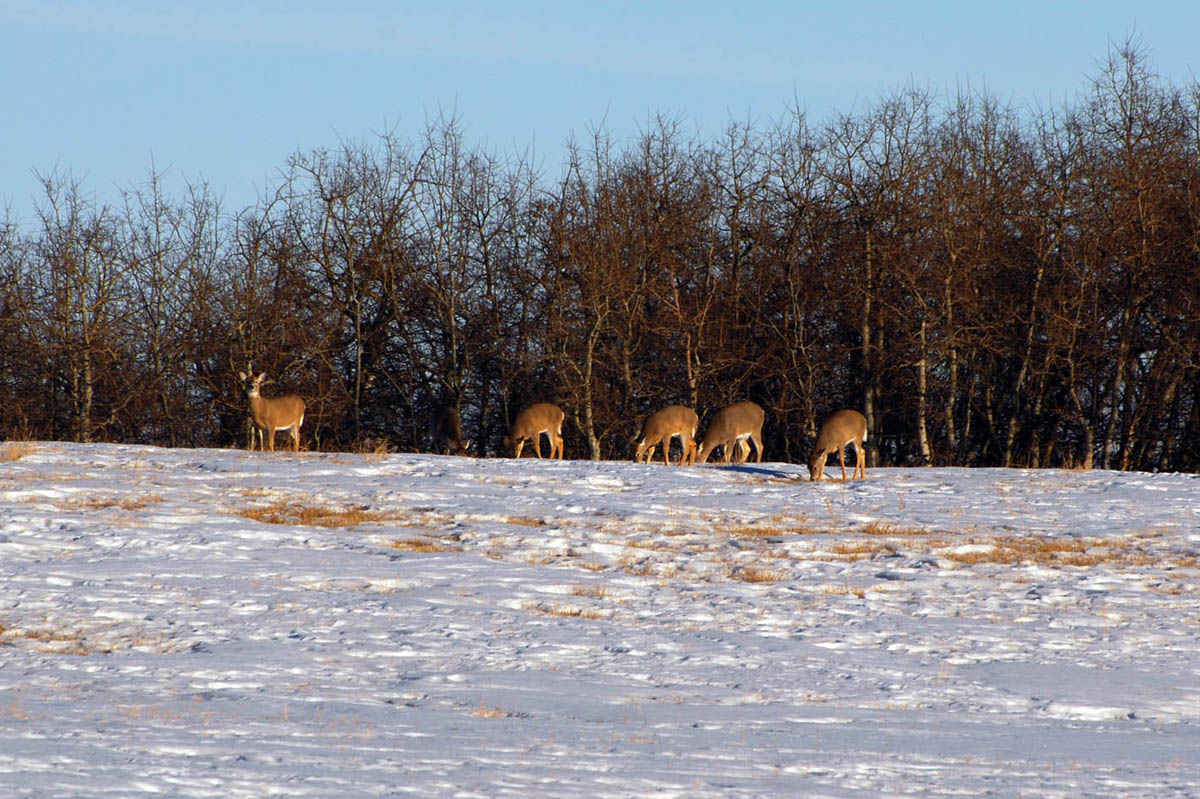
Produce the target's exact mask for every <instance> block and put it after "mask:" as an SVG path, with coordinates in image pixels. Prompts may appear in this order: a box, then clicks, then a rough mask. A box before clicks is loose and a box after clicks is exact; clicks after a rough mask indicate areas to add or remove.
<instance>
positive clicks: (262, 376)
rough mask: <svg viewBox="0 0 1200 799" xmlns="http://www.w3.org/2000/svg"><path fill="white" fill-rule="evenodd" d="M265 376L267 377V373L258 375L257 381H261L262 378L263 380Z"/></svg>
mask: <svg viewBox="0 0 1200 799" xmlns="http://www.w3.org/2000/svg"><path fill="white" fill-rule="evenodd" d="M266 376H267V373H266V372H263V373H262V374H261V375H259V376H258V379H259V380H262V379H263V378H265V377H266Z"/></svg>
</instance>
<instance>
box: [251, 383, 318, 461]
mask: <svg viewBox="0 0 1200 799" xmlns="http://www.w3.org/2000/svg"><path fill="white" fill-rule="evenodd" d="M238 377H240V378H241V380H242V383H244V384H246V386H247V388H246V396H247V397H249V398H250V417H251V419H252V420H253V421H254V427H253V429H252V430H251V431H250V450H251V451H252V452H253V451H254V442H255V437H254V434H255V433H257V434H258V448H259V449H260V450H262V451H263V452H266V451H268V450H269V451H271V452H274V451H275V433H276V432H278V431H279V430H290V431H291V433H292V449H293V450H294V451H296V452H299V451H300V425H302V424H304V400H302V399H300V397H298V396H297V395H295V394H287V395H285V396H282V397H264V396H263V395H262V393H261V392H260V389H261V388H262V385H263V383H264V382H270V381H269V380H267V379H266V378H267V373H266V372H263V373H262V374H260V375H259V376H258V377H254V375H252V374H251V375H247V374H246V373H245V372H238Z"/></svg>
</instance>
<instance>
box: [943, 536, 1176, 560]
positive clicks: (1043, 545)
mask: <svg viewBox="0 0 1200 799" xmlns="http://www.w3.org/2000/svg"><path fill="white" fill-rule="evenodd" d="M979 543H981V544H983V545H984V546H982V547H980V548H977V549H972V550H970V551H966V552H949V553H943V554H942V557H944V558H946V560H950V561H953V562H955V563H961V564H964V565H968V566H973V565H976V564H980V563H992V564H999V565H1003V566H1018V565H1033V566H1076V567H1081V568H1086V567H1089V566H1099V565H1102V564H1114V565H1121V566H1148V565H1151V564H1153V563H1159V562H1160V559H1159V558H1158V557H1155V556H1152V555H1150V554H1149V553H1146V552H1140V551H1138V550H1134V549H1132V548H1131V547H1130V542H1129V541H1127V540H1123V539H1119V538H1050V537H1048V536H1022V537H1017V536H1013V537H1008V538H995V539H991V540H988V541H983V542H979Z"/></svg>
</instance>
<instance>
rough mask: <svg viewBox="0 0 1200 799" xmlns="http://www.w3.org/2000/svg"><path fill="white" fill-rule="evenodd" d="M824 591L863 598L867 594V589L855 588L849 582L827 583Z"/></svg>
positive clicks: (828, 593)
mask: <svg viewBox="0 0 1200 799" xmlns="http://www.w3.org/2000/svg"><path fill="white" fill-rule="evenodd" d="M822 593H824V594H827V595H829V596H854V597H858V598H859V599H862V598H863V597H865V596H866V595H867V589H865V588H855V587H853V586H851V585H850V584H849V583H847V584H845V585H827V586H825V588H824V589H822Z"/></svg>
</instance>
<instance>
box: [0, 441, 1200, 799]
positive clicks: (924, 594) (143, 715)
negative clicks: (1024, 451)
mask: <svg viewBox="0 0 1200 799" xmlns="http://www.w3.org/2000/svg"><path fill="white" fill-rule="evenodd" d="M5 448H7V450H8V455H7V457H6V458H5V460H4V462H0V495H2V500H0V628H2V632H0V795H3V796H13V797H42V796H45V797H141V796H182V797H221V798H222V799H230V798H231V797H261V796H285V797H340V796H364V797H366V796H404V795H416V796H439V797H441V796H464V797H474V796H478V797H497V796H514V797H515V796H553V797H628V796H678V797H690V798H691V797H718V796H719V797H731V796H732V797H749V796H875V795H880V794H883V795H896V794H916V795H950V794H953V795H967V796H973V795H984V794H994V795H1005V796H1014V795H1029V796H1041V797H1048V796H1050V797H1052V796H1080V795H1088V796H1121V797H1128V796H1200V769H1198V768H1197V761H1198V759H1200V668H1198V665H1197V664H1200V590H1198V588H1200V477H1198V476H1196V475H1171V474H1163V475H1148V474H1136V473H1113V472H1061V471H1021V470H995V469H980V470H967V469H919V470H917V469H872V470H870V471H868V474H867V479H866V480H865V481H859V482H850V483H842V482H841V481H840V480H832V481H830V480H827V481H825V482H822V483H810V482H808V481H807V479H803V478H806V477H807V470H805V469H804V468H803V467H801V466H795V465H790V464H758V465H747V466H743V467H727V468H721V467H718V466H713V465H709V466H703V467H696V468H685V469H679V468H674V467H670V468H668V467H663V466H662V465H660V464H654V465H648V466H646V465H636V464H632V463H618V462H600V463H593V462H584V461H566V462H547V461H536V460H531V459H525V460H521V461H513V460H503V459H496V460H474V459H467V458H445V457H439V456H423V455H389V456H370V455H340V454H317V453H300V454H292V453H274V454H266V455H264V454H262V453H248V452H242V451H233V450H169V449H158V448H150V447H133V446H117V445H73V444H59V443H38V444H30V445H11V444H10V445H0V455H4V449H5ZM830 472H832V473H835V474H838V475H839V476H840V472H839V470H838V469H837V468H836V467H835V468H833V469H831V470H828V471H827V474H829V473H830Z"/></svg>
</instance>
